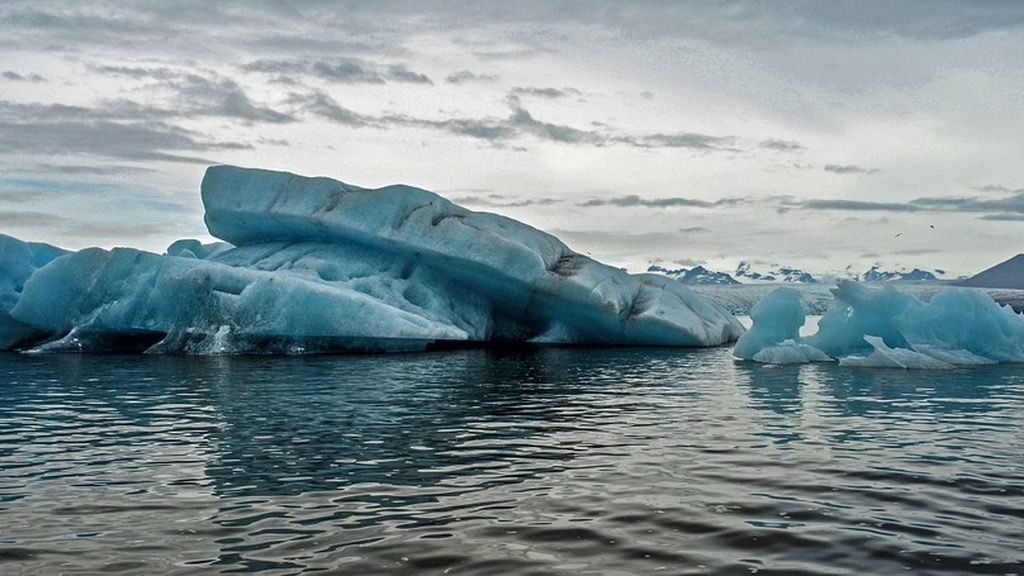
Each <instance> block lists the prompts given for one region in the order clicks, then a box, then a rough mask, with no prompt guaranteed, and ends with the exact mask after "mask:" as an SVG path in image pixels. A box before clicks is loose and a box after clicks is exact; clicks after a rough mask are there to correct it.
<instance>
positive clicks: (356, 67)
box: [242, 58, 433, 84]
mask: <svg viewBox="0 0 1024 576" xmlns="http://www.w3.org/2000/svg"><path fill="white" fill-rule="evenodd" d="M242 69H243V70H245V71H247V72H262V73H268V74H277V75H279V76H278V77H279V78H290V76H292V75H308V76H315V77H317V78H320V79H322V80H328V81H331V82H337V83H344V84H360V83H362V84H383V83H385V82H386V81H388V80H393V81H395V82H404V83H412V84H433V81H432V80H431V79H430V77H429V76H427V75H426V74H421V73H419V72H415V71H413V70H410V69H409V67H408V66H406V65H405V64H391V65H389V66H386V67H380V66H377V65H376V64H373V63H372V62H367V61H364V60H357V59H352V58H341V59H333V60H314V61H311V62H310V61H305V60H271V59H265V60H254V61H252V62H249V63H247V64H245V65H243V66H242Z"/></svg>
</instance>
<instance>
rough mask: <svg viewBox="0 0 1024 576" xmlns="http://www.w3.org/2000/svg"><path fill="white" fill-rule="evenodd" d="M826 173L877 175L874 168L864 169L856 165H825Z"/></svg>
mask: <svg viewBox="0 0 1024 576" xmlns="http://www.w3.org/2000/svg"><path fill="white" fill-rule="evenodd" d="M825 171H826V172H832V173H833V174H875V173H876V172H878V170H877V169H874V168H864V167H862V166H857V165H855V164H825Z"/></svg>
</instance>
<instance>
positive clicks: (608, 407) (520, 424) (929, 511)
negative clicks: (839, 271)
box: [0, 348, 1024, 574]
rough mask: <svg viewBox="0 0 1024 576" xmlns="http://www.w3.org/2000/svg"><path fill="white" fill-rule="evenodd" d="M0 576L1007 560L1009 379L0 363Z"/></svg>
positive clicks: (609, 570) (564, 359) (613, 352)
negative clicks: (28, 575) (0, 387)
mask: <svg viewBox="0 0 1024 576" xmlns="http://www.w3.org/2000/svg"><path fill="white" fill-rule="evenodd" d="M0 381H2V382H3V386H4V390H3V394H2V395H0V519H2V521H0V573H4V574H21V573H33V574H34V573H57V572H59V571H64V572H76V571H77V572H79V573H95V572H101V571H102V572H115V571H120V572H123V573H179V574H186V573H194V572H196V571H221V572H262V573H268V574H294V573H297V572H301V571H316V570H324V571H342V572H345V573H353V574H373V573H387V574H396V573H397V574H403V573H408V574H419V573H428V574H429V573H445V572H447V573H449V574H460V573H461V574H468V573H472V574H480V573H494V574H548V573H565V574H570V573H571V574H599V573H600V574H627V573H629V574H649V573H659V571H660V572H663V573H670V574H697V573H712V574H747V573H751V572H755V571H756V572H757V573H759V574H802V573H816V574H836V573H849V574H866V573H874V574H893V573H899V572H906V571H909V573H914V574H929V573H981V574H1019V573H1024V564H1022V562H1024V552H1022V547H1021V540H1020V532H1021V526H1022V525H1024V458H1022V455H1024V435H1022V433H1021V425H1022V423H1024V422H1022V421H1024V371H1022V369H1021V368H1020V366H1017V365H999V366H981V367H974V368H970V369H955V370H951V371H944V372H939V373H936V372H909V373H908V372H905V371H897V370H877V369H876V370H865V369H858V368H848V367H839V366H836V365H833V364H814V365H803V366H783V367H767V366H760V365H756V364H753V363H745V362H734V361H733V359H732V354H731V350H730V349H729V348H715V349H708V350H692V351H686V350H674V349H605V350H587V349H538V350H531V351H517V352H499V351H486V350H472V351H457V352H442V353H433V354H408V355H394V356H312V357H290V358H246V357H231V358H228V357H214V358H182V357H141V356H77V355H47V356H24V355H14V354H2V355H0Z"/></svg>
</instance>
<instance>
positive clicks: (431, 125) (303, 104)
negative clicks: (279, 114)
mask: <svg viewBox="0 0 1024 576" xmlns="http://www.w3.org/2000/svg"><path fill="white" fill-rule="evenodd" d="M286 103H287V104H290V105H293V106H298V107H299V109H301V110H304V111H307V112H310V113H312V114H315V115H317V116H319V117H322V118H326V119H328V120H332V121H334V122H339V123H341V124H347V125H350V126H372V127H375V128H381V129H386V128H390V127H394V126H405V127H417V128H426V129H433V130H440V131H443V132H448V133H451V134H456V135H459V136H467V137H470V138H476V139H479V140H484V141H487V142H489V143H490V144H492V145H494V146H505V145H507V144H509V143H511V142H512V141H513V140H516V139H518V138H521V137H523V136H533V137H535V138H537V139H540V140H543V141H548V142H557V143H562V144H577V145H591V146H608V145H612V144H623V145H628V146H633V147H636V148H689V149H694V150H698V151H702V152H711V151H737V149H735V148H732V147H730V146H729V145H731V144H733V143H734V142H735V140H736V139H735V138H733V137H731V136H725V137H719V136H709V135H706V134H696V133H688V132H680V133H675V134H663V133H655V134H640V135H630V134H616V133H614V132H609V131H596V130H582V129H579V128H574V127H572V126H566V125H564V124H555V123H550V122H544V121H542V120H538V119H537V118H535V117H534V116H533V115H532V114H530V112H529V111H527V110H526V109H525V108H523V107H522V105H521V103H520V101H519V98H517V97H515V96H510V97H509V98H508V104H509V107H510V108H511V112H510V114H509V116H508V117H506V118H498V117H490V118H458V117H454V118H444V119H438V120H435V119H428V118H419V117H415V116H410V115H405V114H384V115H379V116H372V115H365V114H361V113H358V112H356V111H354V110H350V109H348V108H345V107H343V106H341V105H340V104H338V103H337V102H336V101H335V100H334V99H333V98H332V97H331V96H330V95H328V94H326V93H324V92H322V91H314V92H311V93H308V94H298V93H293V94H292V95H291V96H290V97H289V98H288V100H287V101H286Z"/></svg>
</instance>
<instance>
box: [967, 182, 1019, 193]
mask: <svg viewBox="0 0 1024 576" xmlns="http://www.w3.org/2000/svg"><path fill="white" fill-rule="evenodd" d="M971 190H977V191H978V192H999V193H1003V194H1008V193H1018V192H1024V188H1016V189H1013V188H1008V187H1006V186H1003V185H1000V184H986V185H984V186H975V187H973V188H971Z"/></svg>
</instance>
